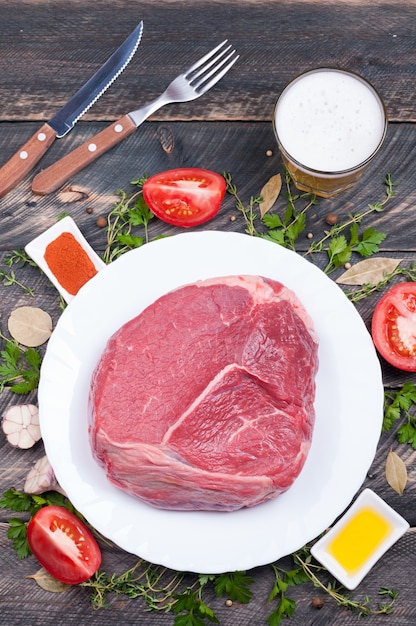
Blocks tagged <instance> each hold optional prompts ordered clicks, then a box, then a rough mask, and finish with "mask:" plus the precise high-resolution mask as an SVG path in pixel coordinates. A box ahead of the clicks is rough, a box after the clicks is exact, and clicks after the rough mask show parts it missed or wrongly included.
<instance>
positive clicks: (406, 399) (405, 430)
mask: <svg viewBox="0 0 416 626" xmlns="http://www.w3.org/2000/svg"><path fill="white" fill-rule="evenodd" d="M415 408H416V385H415V384H414V383H412V382H407V383H405V384H404V385H403V386H402V387H401V388H400V389H399V390H398V391H387V390H385V392H384V419H383V432H387V431H388V430H390V429H391V428H393V426H394V425H395V424H396V423H397V421H398V420H400V419H403V420H404V423H403V424H402V425H401V426H400V427H399V429H398V431H397V440H398V442H399V443H409V444H410V445H411V446H412V448H413V449H414V450H416V410H415Z"/></svg>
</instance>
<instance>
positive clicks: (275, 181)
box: [259, 174, 282, 217]
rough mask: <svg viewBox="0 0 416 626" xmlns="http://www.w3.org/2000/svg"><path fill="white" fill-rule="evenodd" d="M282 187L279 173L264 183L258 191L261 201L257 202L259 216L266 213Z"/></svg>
mask: <svg viewBox="0 0 416 626" xmlns="http://www.w3.org/2000/svg"><path fill="white" fill-rule="evenodd" d="M281 189H282V177H281V175H280V174H275V175H274V176H272V177H271V178H269V180H268V181H267V183H266V184H265V185H264V187H263V189H262V190H261V192H260V196H261V198H262V202H260V203H259V209H260V217H263V216H264V215H266V213H267V211H270V209H271V208H272V206H273V205H274V203H275V202H276V200H277V198H278V197H279V194H280V190H281Z"/></svg>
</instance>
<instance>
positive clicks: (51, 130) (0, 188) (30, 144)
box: [0, 21, 143, 198]
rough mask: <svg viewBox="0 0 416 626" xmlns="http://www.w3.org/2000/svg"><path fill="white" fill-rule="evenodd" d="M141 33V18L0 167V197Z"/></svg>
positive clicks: (73, 118) (117, 68)
mask: <svg viewBox="0 0 416 626" xmlns="http://www.w3.org/2000/svg"><path fill="white" fill-rule="evenodd" d="M142 33H143V21H141V22H139V24H138V25H137V26H136V28H135V29H134V30H133V31H132V32H131V33H130V35H129V36H128V37H127V39H125V40H124V42H123V43H122V44H121V45H120V46H119V48H117V50H116V51H115V52H113V54H112V55H111V56H110V57H109V59H107V61H106V62H105V63H104V65H102V66H101V67H100V69H99V70H97V72H95V74H94V75H93V76H92V77H91V78H90V79H89V80H88V81H87V82H86V83H85V84H84V85H83V86H82V87H81V88H80V89H79V90H78V91H77V92H76V93H75V94H74V95H73V96H72V98H71V99H70V100H69V101H68V102H67V103H66V104H65V105H64V106H63V107H62V108H61V109H60V110H59V111H58V112H57V113H56V114H55V115H54V116H53V117H52V118H51V119H50V120H49V121H48V122H45V123H44V124H43V125H42V126H41V128H40V129H39V130H38V131H36V133H35V134H34V135H32V137H31V138H30V139H28V140H27V141H26V142H25V143H24V144H23V146H21V148H19V150H18V151H17V152H16V153H15V154H14V155H13V156H12V157H11V158H10V159H9V160H8V161H7V162H6V163H5V164H4V165H3V166H2V167H1V168H0V198H1V197H3V196H4V195H6V194H7V193H8V192H9V191H10V190H11V189H13V188H14V187H15V186H16V185H17V184H18V183H19V182H20V181H21V180H23V178H24V177H25V176H26V174H28V173H29V172H30V170H31V169H32V168H33V167H34V166H35V165H36V163H37V162H38V161H39V160H40V159H41V157H42V156H43V155H44V154H45V152H46V151H47V150H48V148H49V147H50V146H51V145H52V143H53V142H54V140H55V139H56V138H61V137H64V136H65V135H66V134H67V133H69V131H70V130H71V129H72V128H73V127H74V126H75V124H76V123H77V121H78V120H79V118H80V117H81V116H82V115H84V113H86V111H88V109H89V108H90V107H91V106H92V105H93V104H94V103H95V102H96V101H97V100H98V98H99V97H100V96H101V95H102V94H103V93H104V92H105V91H106V89H108V87H110V85H111V84H112V83H113V82H114V81H115V80H116V78H117V77H118V76H119V75H120V74H121V72H122V71H123V70H124V68H125V67H126V66H127V64H128V63H129V62H130V61H131V59H132V57H133V55H134V54H135V52H136V50H137V47H138V45H139V44H140V40H141V37H142Z"/></svg>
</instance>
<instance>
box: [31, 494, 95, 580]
mask: <svg viewBox="0 0 416 626" xmlns="http://www.w3.org/2000/svg"><path fill="white" fill-rule="evenodd" d="M27 540H28V542H29V546H30V548H31V550H32V552H33V554H34V555H35V557H36V558H37V560H38V561H39V563H40V564H41V565H42V567H43V568H44V569H46V571H48V572H49V574H51V575H52V576H54V577H55V578H57V579H58V580H60V581H62V582H64V583H67V584H70V585H75V584H77V583H81V582H83V581H84V580H87V579H88V578H90V577H91V576H92V575H93V574H94V573H95V572H96V571H97V570H98V568H99V566H100V564H101V552H100V548H99V547H98V545H97V542H96V541H95V539H94V537H93V536H92V534H91V532H90V531H89V530H88V528H87V527H86V526H85V524H83V522H81V520H80V519H79V518H78V517H77V516H76V515H74V514H73V513H71V512H70V511H68V510H67V509H65V508H64V507H61V506H53V505H50V506H45V507H43V508H42V509H39V511H38V512H37V513H35V515H34V516H33V517H32V519H31V520H30V522H29V524H28V526H27Z"/></svg>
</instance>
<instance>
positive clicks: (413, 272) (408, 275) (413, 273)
mask: <svg viewBox="0 0 416 626" xmlns="http://www.w3.org/2000/svg"><path fill="white" fill-rule="evenodd" d="M397 276H402V277H403V278H405V280H407V281H409V282H415V281H416V267H415V266H414V264H413V263H412V264H411V265H410V267H402V266H400V265H398V266H397V267H396V268H395V270H394V271H393V272H389V273H388V274H386V275H385V277H384V278H383V279H382V280H380V281H379V282H378V283H375V284H368V285H363V286H362V287H361V288H360V289H355V290H354V291H346V292H345V294H346V296H347V298H348V299H349V300H351V302H353V303H356V302H359V301H360V300H363V299H364V298H367V297H368V296H370V295H371V294H373V293H375V292H376V291H381V290H382V289H383V288H384V287H385V286H386V285H388V284H389V283H390V282H391V281H392V280H393V279H394V278H396V277H397Z"/></svg>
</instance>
